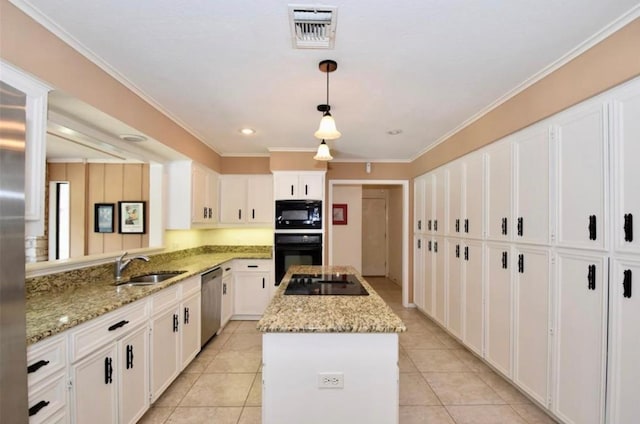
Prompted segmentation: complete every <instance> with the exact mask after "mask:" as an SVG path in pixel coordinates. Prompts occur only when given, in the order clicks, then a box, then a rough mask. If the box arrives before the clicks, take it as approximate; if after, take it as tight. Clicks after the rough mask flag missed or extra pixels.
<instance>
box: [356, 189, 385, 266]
mask: <svg viewBox="0 0 640 424" xmlns="http://www.w3.org/2000/svg"><path fill="white" fill-rule="evenodd" d="M387 272H388V271H387V199H385V198H369V197H365V196H364V195H363V197H362V275H366V276H374V277H386V276H387Z"/></svg>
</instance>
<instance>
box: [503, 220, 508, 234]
mask: <svg viewBox="0 0 640 424" xmlns="http://www.w3.org/2000/svg"><path fill="white" fill-rule="evenodd" d="M502 235H503V236H506V235H507V218H506V217H505V218H502Z"/></svg>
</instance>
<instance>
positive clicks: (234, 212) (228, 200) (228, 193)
mask: <svg viewBox="0 0 640 424" xmlns="http://www.w3.org/2000/svg"><path fill="white" fill-rule="evenodd" d="M246 208H247V179H246V178H245V177H236V176H226V175H225V176H222V177H221V178H220V222H221V223H223V224H238V223H241V222H245V221H246V219H247V217H246V214H247V211H246Z"/></svg>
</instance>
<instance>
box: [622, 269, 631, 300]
mask: <svg viewBox="0 0 640 424" xmlns="http://www.w3.org/2000/svg"><path fill="white" fill-rule="evenodd" d="M622 289H623V293H622V295H623V296H624V297H627V298H629V299H630V298H631V270H630V269H627V270H625V271H624V279H623V280H622Z"/></svg>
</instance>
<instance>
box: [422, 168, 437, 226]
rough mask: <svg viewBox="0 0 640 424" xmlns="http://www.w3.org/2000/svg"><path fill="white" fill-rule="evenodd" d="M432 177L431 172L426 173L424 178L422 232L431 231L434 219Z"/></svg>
mask: <svg viewBox="0 0 640 424" xmlns="http://www.w3.org/2000/svg"><path fill="white" fill-rule="evenodd" d="M433 179H434V177H433V174H428V175H426V176H425V178H424V190H423V197H424V221H422V232H427V233H433V220H434V219H435V218H434V216H435V202H434V191H433Z"/></svg>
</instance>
